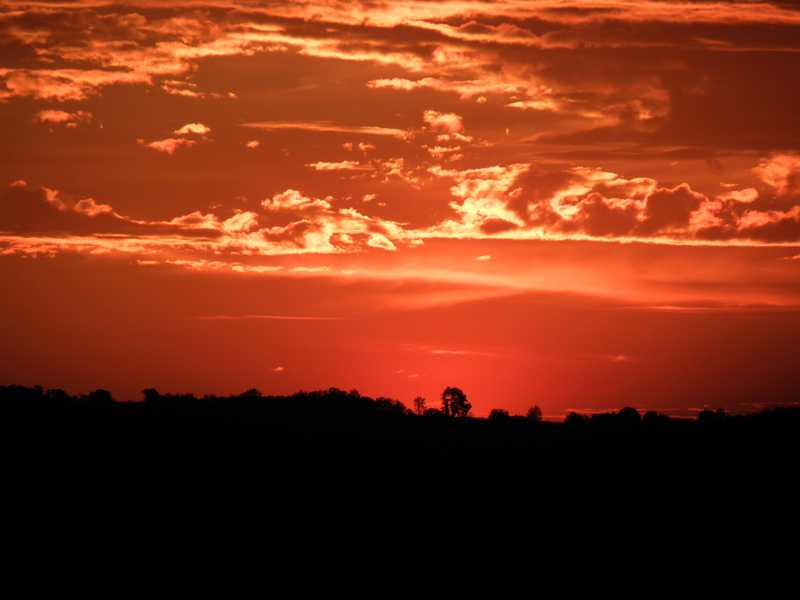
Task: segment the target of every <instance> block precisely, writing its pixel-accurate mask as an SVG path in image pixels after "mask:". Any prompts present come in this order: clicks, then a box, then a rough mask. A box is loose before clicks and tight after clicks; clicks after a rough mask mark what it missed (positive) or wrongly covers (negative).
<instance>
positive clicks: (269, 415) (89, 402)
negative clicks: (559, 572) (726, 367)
mask: <svg viewBox="0 0 800 600" xmlns="http://www.w3.org/2000/svg"><path fill="white" fill-rule="evenodd" d="M470 413H471V404H470V403H469V402H468V400H467V396H466V394H465V393H464V392H463V391H462V390H461V389H459V388H457V387H448V388H446V389H445V390H444V391H443V393H442V395H441V398H440V407H435V406H428V403H427V401H426V400H425V399H424V398H421V397H418V398H416V399H415V400H414V410H411V409H409V408H407V407H406V406H405V405H404V404H403V403H401V402H399V401H398V400H394V399H391V398H384V397H378V398H370V397H367V396H362V395H361V394H359V393H358V392H357V391H355V390H353V391H349V392H348V391H343V390H340V389H336V388H330V389H328V390H321V391H312V392H302V391H301V392H297V393H295V394H292V395H290V396H271V395H263V394H261V392H259V391H258V390H255V389H251V390H247V391H245V392H244V393H242V394H239V395H234V396H224V397H223V396H212V395H206V396H203V397H199V398H198V397H196V396H194V395H192V394H162V393H160V392H158V391H157V390H155V389H146V390H144V392H143V401H141V402H117V401H115V400H114V398H113V397H112V394H111V393H110V392H108V391H106V390H102V389H99V390H96V391H94V392H91V393H88V394H84V395H79V396H74V395H70V394H68V393H67V392H65V391H64V390H60V389H48V390H45V389H43V388H42V387H39V386H36V387H23V386H16V385H11V386H0V418H1V419H2V423H3V433H4V434H5V435H6V436H9V435H26V436H32V435H33V436H36V435H37V434H42V435H41V436H40V437H41V438H42V439H43V440H47V441H54V440H59V441H62V442H63V440H65V439H68V440H72V441H74V442H76V443H81V442H82V441H85V440H87V439H97V438H98V437H103V438H105V439H106V440H107V441H111V442H112V443H113V442H116V441H119V440H128V441H131V440H136V441H137V443H141V441H142V440H144V439H147V440H149V441H150V442H153V443H155V444H164V443H165V442H169V443H171V444H172V443H178V440H185V439H195V440H196V441H201V440H202V441H204V442H208V443H210V444H212V445H213V444H220V443H221V442H222V441H223V440H228V441H232V442H233V443H234V444H248V445H249V446H251V447H262V448H271V449H279V450H287V449H293V450H295V451H310V452H316V453H320V452H324V453H331V452H332V453H336V452H339V451H345V452H347V451H353V452H356V453H358V452H361V451H363V450H370V451H371V450H377V451H384V452H395V453H398V454H399V455H403V454H404V453H411V452H414V451H424V452H425V453H427V454H429V455H430V454H431V453H433V454H439V455H446V456H453V455H463V454H464V453H467V454H470V453H471V454H472V455H473V456H488V455H491V454H492V453H497V452H503V453H507V452H508V451H509V450H513V451H516V452H518V453H519V452H521V453H523V454H524V453H526V452H533V453H539V455H540V456H544V455H545V453H548V454H547V455H548V456H561V457H563V456H574V457H582V456H597V455H598V454H597V453H598V452H600V453H601V454H602V453H604V452H605V453H608V452H617V451H621V452H625V453H628V454H629V455H630V451H632V450H635V451H637V452H645V453H648V452H649V453H650V454H651V455H652V454H659V453H661V454H664V455H668V456H672V457H676V456H680V455H684V454H686V455H691V454H692V453H695V452H698V451H704V452H709V451H711V452H713V453H716V454H717V455H719V456H722V455H727V456H732V455H733V454H735V453H737V452H744V453H747V454H749V455H754V454H764V453H770V454H772V453H779V454H781V455H782V456H784V455H785V453H786V452H791V453H794V452H796V450H797V449H798V448H800V443H799V442H800V408H773V409H769V410H764V411H762V412H758V413H753V414H741V415H738V414H737V415H729V414H726V413H725V412H724V411H722V410H716V411H711V410H704V411H703V412H700V413H699V414H698V416H697V418H696V419H684V418H671V417H669V416H668V415H665V414H661V413H658V412H653V411H650V412H645V413H644V414H643V415H642V414H641V413H640V412H639V411H638V410H636V409H634V408H630V407H626V408H623V409H622V410H619V411H617V412H609V413H602V414H592V415H585V414H579V413H575V412H571V413H569V414H568V415H567V416H566V418H565V419H564V420H563V422H549V421H544V420H543V419H542V411H541V409H540V408H539V407H538V406H533V407H531V409H530V410H529V411H528V412H527V414H526V415H525V416H513V415H510V414H509V413H508V412H507V411H505V410H502V409H495V410H493V411H492V412H491V413H490V415H489V417H488V418H476V417H472V416H470ZM230 426H237V427H230Z"/></svg>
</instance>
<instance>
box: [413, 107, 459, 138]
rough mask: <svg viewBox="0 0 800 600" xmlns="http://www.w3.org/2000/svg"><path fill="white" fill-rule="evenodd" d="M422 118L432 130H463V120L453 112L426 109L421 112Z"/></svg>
mask: <svg viewBox="0 0 800 600" xmlns="http://www.w3.org/2000/svg"><path fill="white" fill-rule="evenodd" d="M422 120H423V121H425V123H427V125H428V126H429V127H430V128H431V129H433V130H434V131H439V132H442V133H461V132H462V131H464V121H463V119H462V118H461V117H460V116H459V115H457V114H455V113H440V112H438V111H435V110H426V111H425V112H424V113H423V114H422Z"/></svg>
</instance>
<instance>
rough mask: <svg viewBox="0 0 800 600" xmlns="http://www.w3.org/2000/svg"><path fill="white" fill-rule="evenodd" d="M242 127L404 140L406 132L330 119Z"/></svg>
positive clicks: (250, 124) (253, 124)
mask: <svg viewBox="0 0 800 600" xmlns="http://www.w3.org/2000/svg"><path fill="white" fill-rule="evenodd" d="M241 126H242V127H247V128H250V129H262V130H264V131H279V130H283V129H288V130H293V129H294V130H298V131H313V132H317V133H355V134H362V135H378V136H386V137H393V138H397V139H401V140H404V139H406V138H407V137H408V135H409V134H408V132H407V131H404V130H402V129H393V128H391V127H375V126H371V125H343V124H337V123H334V122H332V121H316V122H312V121H309V122H299V121H298V122H294V121H261V122H254V123H242V125H241Z"/></svg>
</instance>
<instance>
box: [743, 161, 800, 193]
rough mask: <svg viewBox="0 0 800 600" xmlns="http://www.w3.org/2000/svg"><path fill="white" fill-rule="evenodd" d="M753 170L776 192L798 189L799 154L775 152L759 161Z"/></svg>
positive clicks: (788, 191) (799, 172) (799, 176)
mask: <svg viewBox="0 0 800 600" xmlns="http://www.w3.org/2000/svg"><path fill="white" fill-rule="evenodd" d="M753 172H754V173H755V174H756V175H757V176H758V177H759V178H760V179H761V181H763V182H764V183H766V184H767V185H769V186H772V187H773V188H775V190H776V191H777V192H778V194H788V193H790V192H796V191H798V190H800V155H797V154H775V155H773V156H771V157H769V158H767V159H764V160H763V161H762V162H760V163H759V164H758V165H757V166H756V167H754V168H753Z"/></svg>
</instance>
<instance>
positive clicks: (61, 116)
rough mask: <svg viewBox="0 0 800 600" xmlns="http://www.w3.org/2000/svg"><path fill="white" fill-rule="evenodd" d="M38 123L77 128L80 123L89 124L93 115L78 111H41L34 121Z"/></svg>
mask: <svg viewBox="0 0 800 600" xmlns="http://www.w3.org/2000/svg"><path fill="white" fill-rule="evenodd" d="M34 120H35V121H36V122H38V123H49V124H54V125H66V126H67V127H77V126H78V125H79V124H80V123H88V122H89V121H91V120H92V113H90V112H87V111H83V110H78V111H75V112H67V111H63V110H52V109H50V110H40V111H39V112H38V113H36V117H35V119H34Z"/></svg>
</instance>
